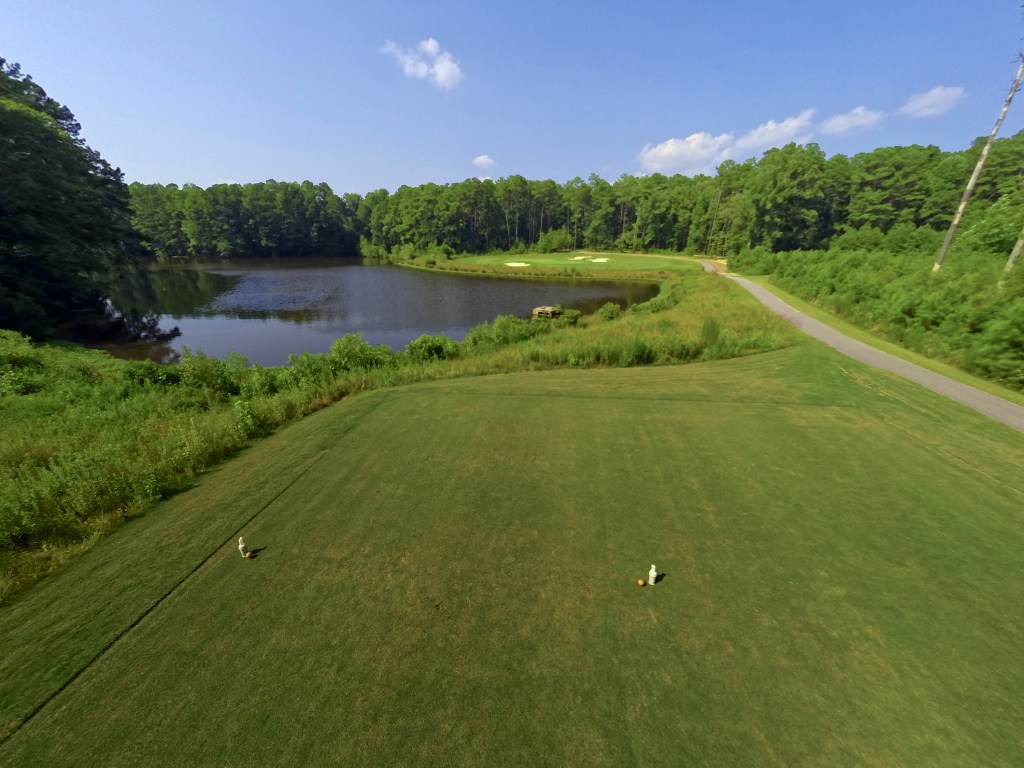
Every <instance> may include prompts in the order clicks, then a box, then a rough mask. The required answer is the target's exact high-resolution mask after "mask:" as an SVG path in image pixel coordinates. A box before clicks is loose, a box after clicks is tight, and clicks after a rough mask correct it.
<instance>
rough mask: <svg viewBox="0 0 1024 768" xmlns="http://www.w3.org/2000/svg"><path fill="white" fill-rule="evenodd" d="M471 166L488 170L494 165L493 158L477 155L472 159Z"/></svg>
mask: <svg viewBox="0 0 1024 768" xmlns="http://www.w3.org/2000/svg"><path fill="white" fill-rule="evenodd" d="M473 165H475V166H476V167H477V168H490V167H491V166H492V165H494V158H493V157H491V156H490V155H477V156H476V157H474V158H473Z"/></svg>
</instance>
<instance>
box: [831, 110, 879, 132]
mask: <svg viewBox="0 0 1024 768" xmlns="http://www.w3.org/2000/svg"><path fill="white" fill-rule="evenodd" d="M884 117H885V114H884V113H882V112H876V111H874V110H872V109H868V108H867V107H863V106H861V107H854V108H853V109H851V110H850V111H849V112H847V113H846V114H844V115H833V116H832V117H830V118H829V119H828V120H826V121H824V122H823V123H822V124H821V125H820V126H819V128H820V129H821V132H822V133H827V134H829V135H831V136H839V135H841V134H844V133H851V132H853V131H866V130H868V129H869V128H874V127H875V126H876V125H878V124H879V123H880V122H882V118H884Z"/></svg>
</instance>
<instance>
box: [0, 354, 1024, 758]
mask: <svg viewBox="0 0 1024 768" xmlns="http://www.w3.org/2000/svg"><path fill="white" fill-rule="evenodd" d="M1022 511H1024V435H1022V434H1021V433H1019V432H1016V431H1014V430H1012V429H1010V428H1008V427H1005V426H1003V425H1001V424H997V423H996V422H994V421H991V420H989V419H987V418H986V417H983V416H980V415H978V414H976V413H974V412H972V411H969V410H968V409H966V408H964V407H962V406H959V405H957V404H955V403H953V402H951V401H948V400H946V399H944V398H942V397H941V396H938V395H936V394H934V393H931V392H929V391H927V390H925V389H923V388H921V387H919V386H918V385H915V384H913V383H910V382H907V381H904V380H902V379H899V378H897V377H895V376H893V375H891V374H887V373H883V372H879V371H873V370H870V369H868V368H866V367H865V366H863V365H861V364H859V363H856V362H854V361H852V360H850V359H848V358H845V357H842V356H840V355H839V354H838V353H835V352H833V351H832V350H830V349H828V348H827V347H825V346H824V345H821V344H819V343H817V342H813V341H810V340H801V341H800V342H799V343H798V344H796V345H795V346H793V347H791V348H788V349H784V350H781V351H778V352H772V353H768V354H762V355H756V356H750V357H745V358H740V359H735V360H728V361H722V362H711V363H701V364H694V365H684V366H671V367H655V368H628V369H591V370H574V369H566V370H556V371H549V372H539V373H523V374H507V375H496V376H488V377H480V378H472V379H460V380H453V381H438V382H430V383H424V384H417V385H412V386H406V387H399V388H394V389H387V390H378V391H374V392H369V393H364V394H360V395H357V396H355V397H352V398H349V399H346V400H344V401H342V402H340V403H338V404H336V405H334V406H332V407H330V408H327V409H325V410H323V411H320V412H318V413H316V414H314V415H313V416H310V417H308V418H305V419H303V420H302V421H300V422H297V423H295V424H292V425H290V426H288V427H286V428H284V429H282V430H280V431H279V432H278V433H277V434H276V435H274V436H273V437H271V438H269V439H267V440H264V441H262V442H260V443H258V444H256V445H254V446H253V447H252V448H250V449H248V450H246V451H245V452H243V453H242V454H241V455H239V456H238V457H237V458H235V459H233V460H232V461H229V462H227V463H226V464H224V465H223V466H221V467H220V468H218V469H216V470H215V471H212V472H209V473H207V474H205V475H204V476H203V477H202V478H201V480H200V481H199V482H198V483H197V484H196V485H195V487H193V488H192V489H190V490H188V491H186V492H184V493H182V494H180V495H178V496H176V497H174V498H172V499H170V500H168V501H166V502H164V503H162V504H160V505H159V506H157V507H156V508H154V509H153V510H152V511H150V512H149V513H148V514H146V515H145V516H143V517H140V518H138V519H136V520H134V521H132V522H130V523H128V524H126V525H125V526H123V527H122V528H121V529H120V530H118V531H117V532H116V533H114V534H113V535H111V536H110V537H109V538H108V539H106V540H104V541H102V542H101V543H100V544H98V545H97V546H96V547H95V548H94V549H93V550H91V551H90V552H88V553H87V554H85V555H84V556H82V557H81V558H80V559H78V560H76V561H75V562H73V563H71V564H70V565H69V566H68V567H67V568H66V569H65V570H63V571H62V572H60V573H59V574H57V575H56V576H54V577H52V578H50V579H47V580H45V581H44V582H42V583H41V584H39V585H38V586H36V587H35V588H33V589H31V590H29V591H28V592H27V593H26V594H24V595H22V596H21V597H20V598H19V599H18V600H16V601H14V603H13V604H11V605H10V606H7V607H5V608H4V609H2V610H0V738H2V739H3V740H2V742H0V765H3V766H70V765H76V766H136V765H146V766H163V765H181V766H193V765H218V766H234V765H239V766H242V765H246V766H264V765H296V766H298V765H307V766H312V765H346V766H363V765H375V766H376V765H386V766H423V765H451V766H463V765H465V766H549V765H550V766H555V765H567V766H568V765H571V766H616V767H617V768H621V767H622V766H638V768H640V767H642V768H650V767H652V766H683V765H685V766H701V765H706V766H729V765H735V766H765V765H769V766H797V765H821V766H835V765H844V766H851V765H857V766H860V765H865V766H872V765H928V766H944V765H986V766H999V765H1006V766H1011V765H1021V764H1024V748H1022V743H1024V742H1022V732H1024V731H1022V729H1024V726H1022V723H1024V654H1022V653H1021V649H1024V615H1022V612H1021V610H1020V606H1021V604H1022V599H1024V525H1022V515H1021V513H1022ZM240 535H244V536H245V539H246V542H247V543H248V545H249V547H250V548H252V549H254V550H255V551H256V553H257V557H256V558H255V559H253V560H245V559H243V558H241V557H240V556H239V553H238V550H237V546H236V545H237V538H238V536H240ZM652 563H653V564H655V565H656V566H657V570H658V572H659V573H660V574H662V578H661V579H660V581H659V582H658V583H657V584H656V585H654V586H646V587H643V588H640V587H638V586H637V579H638V578H644V577H646V575H647V572H648V570H649V569H650V567H651V564H652Z"/></svg>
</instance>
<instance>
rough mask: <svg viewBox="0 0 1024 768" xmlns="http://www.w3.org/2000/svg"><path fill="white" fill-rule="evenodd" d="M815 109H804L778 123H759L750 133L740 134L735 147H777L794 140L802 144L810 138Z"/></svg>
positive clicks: (743, 148)
mask: <svg viewBox="0 0 1024 768" xmlns="http://www.w3.org/2000/svg"><path fill="white" fill-rule="evenodd" d="M816 111H817V110H815V109H805V110H804V111H803V112H801V113H800V114H799V115H797V116H796V117H787V118H786V119H785V120H783V121H782V122H780V123H777V122H775V121H774V120H769V121H768V122H767V123H761V125H759V126H757V128H755V129H754V130H752V131H751V132H750V133H747V134H744V135H743V136H740V137H739V138H738V139H737V140H736V149H738V150H740V151H741V152H749V151H751V150H759V149H768V148H769V147H778V146H781V145H784V144H788V143H789V142H791V141H795V142H796V143H798V144H804V143H806V142H807V141H809V140H810V138H811V132H810V130H809V129H810V125H811V118H813V117H814V113H815V112H816Z"/></svg>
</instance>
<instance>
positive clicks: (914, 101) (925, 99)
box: [899, 85, 966, 117]
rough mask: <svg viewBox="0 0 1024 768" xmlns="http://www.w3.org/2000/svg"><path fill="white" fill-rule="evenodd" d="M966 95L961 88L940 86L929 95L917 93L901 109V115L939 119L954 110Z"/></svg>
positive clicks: (928, 93) (929, 92)
mask: <svg viewBox="0 0 1024 768" xmlns="http://www.w3.org/2000/svg"><path fill="white" fill-rule="evenodd" d="M965 93H966V91H965V89H963V88H961V87H960V86H952V87H951V86H946V85H938V86H936V87H935V88H932V89H931V90H930V91H928V92H927V93H915V94H914V95H913V96H911V97H910V98H909V99H907V103H906V104H904V105H903V106H902V107H900V109H899V114H901V115H907V116H909V117H938V116H939V115H944V114H946V113H947V112H949V111H950V110H951V109H953V107H955V106H956V105H957V104H958V103H959V102H960V99H962V98H963V97H964V94H965Z"/></svg>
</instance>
